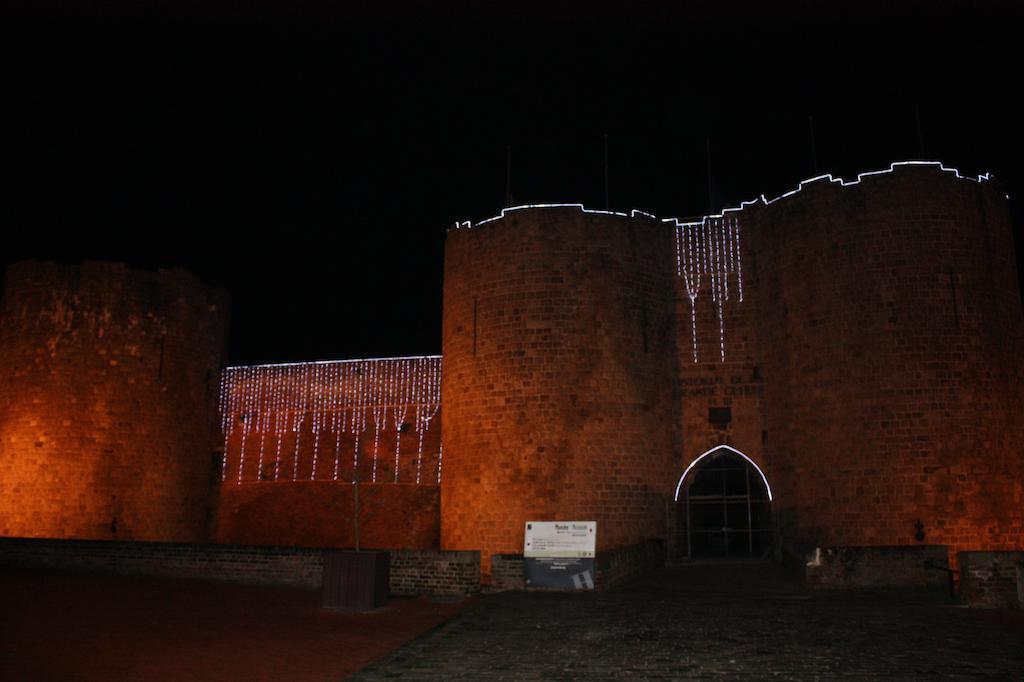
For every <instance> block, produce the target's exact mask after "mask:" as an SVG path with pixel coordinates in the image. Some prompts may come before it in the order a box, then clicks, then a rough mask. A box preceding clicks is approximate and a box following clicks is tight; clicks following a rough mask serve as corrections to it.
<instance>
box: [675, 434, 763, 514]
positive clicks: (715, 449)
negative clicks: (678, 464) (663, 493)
mask: <svg viewBox="0 0 1024 682" xmlns="http://www.w3.org/2000/svg"><path fill="white" fill-rule="evenodd" d="M719 450H728V451H729V452H733V453H736V454H737V455H739V456H740V457H742V458H743V459H745V460H747V461H748V462H750V465H751V466H752V467H754V468H755V469H756V470H757V473H759V474H761V480H762V481H764V487H765V489H766V490H767V491H768V501H769V502H771V501H773V500H774V499H775V497H774V496H773V495H772V486H771V485H770V484H769V483H768V477H767V476H765V475H764V472H763V471H761V467H759V466H757V462H755V461H754V460H752V459H750V458H749V457H747V456H746V455H744V454H743V453H742V452H740V451H739V450H737V449H736V448H734V447H732V446H729V445H726V444H725V443H722V444H721V445H716V446H715V447H713V448H711V449H710V450H708V451H706V452H704V453H703V454H701V455H699V456H698V457H697V458H696V459H695V460H693V461H692V462H690V466H688V467H686V470H685V471H683V475H682V476H680V477H679V482H678V483H676V495H675V497H674V498H672V499H673V500H674V501H676V502H678V501H679V491H680V490H681V489H682V487H683V481H685V480H686V475H687V474H688V473H690V470H691V469H693V467H695V466H697V463H698V462H700V461H701V460H702V459H704V458H705V457H707V456H708V455H710V454H712V453H715V452H718V451H719Z"/></svg>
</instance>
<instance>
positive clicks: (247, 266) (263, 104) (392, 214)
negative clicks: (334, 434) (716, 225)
mask: <svg viewBox="0 0 1024 682" xmlns="http://www.w3.org/2000/svg"><path fill="white" fill-rule="evenodd" d="M82 4H83V3H79V2H75V3H67V4H66V5H55V4H46V3H40V2H38V1H28V0H26V1H24V2H21V3H19V2H7V3H6V4H5V5H4V8H3V9H2V10H0V45H2V47H0V57H2V65H0V74H2V97H0V99H2V103H0V141H2V148H0V221H2V222H0V225H2V229H3V237H2V240H3V241H2V252H0V253H2V258H3V264H6V263H9V262H13V261H16V260H20V259H23V258H27V257H36V258H55V259H59V260H62V261H77V260H81V259H82V258H101V259H113V260H123V261H127V262H129V263H132V264H134V265H138V266H142V267H156V266H167V265H180V266H184V267H187V268H189V269H191V270H193V271H194V272H196V273H197V274H199V275H200V276H201V277H203V279H205V280H206V281H208V282H211V283H215V284H219V285H223V286H225V287H227V288H228V290H229V291H230V292H231V295H232V300H233V313H232V329H231V341H230V358H229V359H230V361H231V363H248V362H272V361H286V360H305V359H327V358H346V357H365V356H382V355H396V354H418V353H431V352H439V351H440V344H441V341H440V336H441V334H440V329H441V271H442V255H443V246H444V234H445V230H446V228H447V227H448V226H449V225H451V223H452V222H453V221H454V220H456V219H480V218H484V217H488V216H490V215H493V214H495V213H496V212H498V211H499V210H500V208H501V207H502V205H503V204H504V201H505V149H506V146H507V145H510V146H511V148H512V158H513V161H512V165H513V171H512V189H513V196H514V200H515V202H516V203H526V202H536V201H572V202H583V203H585V204H588V205H592V206H597V207H600V206H602V205H603V204H604V197H603V180H602V173H603V167H602V157H603V136H604V134H607V135H608V136H609V150H610V151H609V157H610V176H611V204H612V207H613V208H618V209H630V208H641V209H645V210H648V211H651V212H654V213H656V214H658V215H665V216H668V215H697V214H702V213H705V212H706V211H707V208H708V203H709V202H708V189H707V175H706V159H705V141H706V139H707V137H708V136H710V137H711V147H712V176H713V184H714V196H715V202H716V203H717V204H719V206H718V207H719V208H720V207H721V204H723V203H724V204H734V203H736V202H738V201H740V200H743V199H749V198H753V197H755V196H757V195H758V194H760V193H762V192H765V193H767V194H769V195H773V194H777V193H780V192H782V191H785V190H788V189H791V188H793V187H795V185H796V184H797V182H798V181H799V180H801V179H803V178H806V177H809V176H811V175H813V165H814V160H813V159H812V154H811V144H810V134H809V125H808V117H809V116H813V118H814V126H815V142H816V149H817V168H818V170H819V172H822V173H824V172H831V173H834V174H838V175H843V176H850V175H854V174H856V172H858V171H864V170H875V169H879V168H884V167H886V166H888V164H889V163H890V162H891V161H893V160H903V159H910V158H921V157H922V156H923V157H925V158H928V159H939V160H942V161H945V162H946V163H947V164H949V165H953V166H955V167H958V168H960V169H962V170H963V171H965V172H967V173H971V174H976V173H979V172H983V171H992V172H993V173H995V174H996V176H997V177H998V178H999V179H1000V180H1001V181H1002V183H1003V184H1004V186H1005V188H1006V190H1007V191H1008V192H1009V193H1010V194H1011V197H1015V196H1016V195H1017V194H1019V193H1020V192H1021V191H1024V162H1022V161H1021V158H1022V153H1024V148H1022V147H1024V145H1022V143H1021V142H1022V139H1021V138H1022V134H1021V127H1020V126H1021V124H1020V121H1021V120H1024V111H1022V105H1021V104H1020V101H1019V100H1020V98H1021V96H1022V92H1021V77H1020V74H1019V72H1018V71H1016V70H1015V68H1014V67H1015V66H1016V65H1017V62H1018V61H1019V60H1020V58H1021V55H1020V48H1019V45H1020V42H1019V35H1020V33H1021V29H1022V28H1024V22H1022V21H1021V19H1022V17H1024V15H1022V13H1021V11H1020V10H1018V9H1016V8H1015V4H1016V3H1012V2H1007V3H986V2H914V3H901V2H894V1H893V2H884V3H869V2H849V3H820V2H805V3H781V2H773V3H763V2H750V3H738V2H706V3H701V2H689V3H682V2H677V3H622V5H624V6H628V9H622V8H618V9H611V8H608V7H604V8H603V7H602V6H601V5H600V4H593V3H579V4H572V5H570V4H558V3H538V4H531V3H516V4H514V5H511V4H510V5H507V7H508V9H494V8H486V9H484V8H483V6H484V5H486V4H488V3H478V2H464V3H442V2H420V3H399V2H367V3H343V2H337V3H322V4H315V3H304V2H294V1H293V2H281V3H271V2H256V3H246V2H234V3H219V4H218V3H211V2H189V3H184V2H181V3H171V2H167V3H153V2H150V3H146V2H134V3H121V4H119V3H112V2H106V3H99V2H93V3H88V7H87V8H83V7H80V5H82ZM609 7H610V6H609ZM915 112H919V115H918V114H917V113H915ZM918 119H919V120H920V127H919V126H918V124H917V120H918ZM919 133H920V134H919ZM922 138H923V151H922V147H921V144H922ZM1018 203H1019V202H1018ZM1011 205H1012V206H1013V212H1014V219H1015V224H1016V226H1017V229H1016V233H1017V240H1018V244H1020V243H1021V241H1022V237H1021V234H1022V233H1021V230H1020V225H1021V222H1022V220H1021V218H1022V216H1021V211H1020V209H1019V208H1018V207H1017V205H1016V203H1013V202H1012V203H1011ZM1019 249H1020V247H1018V250H1019Z"/></svg>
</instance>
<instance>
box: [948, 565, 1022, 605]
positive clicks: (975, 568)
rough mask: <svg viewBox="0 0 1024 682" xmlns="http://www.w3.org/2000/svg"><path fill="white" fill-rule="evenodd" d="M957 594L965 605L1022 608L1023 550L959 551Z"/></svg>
mask: <svg viewBox="0 0 1024 682" xmlns="http://www.w3.org/2000/svg"><path fill="white" fill-rule="evenodd" d="M957 564H958V565H959V567H960V597H961V598H962V599H963V600H964V602H965V603H966V604H967V605H968V606H972V607H978V608H990V609H1021V608H1024V551H1020V552H959V553H957Z"/></svg>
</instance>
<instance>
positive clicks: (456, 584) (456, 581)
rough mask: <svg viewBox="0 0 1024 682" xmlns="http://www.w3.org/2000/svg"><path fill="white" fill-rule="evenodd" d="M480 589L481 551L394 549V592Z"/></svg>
mask: <svg viewBox="0 0 1024 682" xmlns="http://www.w3.org/2000/svg"><path fill="white" fill-rule="evenodd" d="M479 591H480V553H479V552H451V551H449V552H439V551H437V550H434V551H426V552H414V551H398V552H396V551H393V552H391V593H392V594H403V595H414V594H475V593H476V592H479Z"/></svg>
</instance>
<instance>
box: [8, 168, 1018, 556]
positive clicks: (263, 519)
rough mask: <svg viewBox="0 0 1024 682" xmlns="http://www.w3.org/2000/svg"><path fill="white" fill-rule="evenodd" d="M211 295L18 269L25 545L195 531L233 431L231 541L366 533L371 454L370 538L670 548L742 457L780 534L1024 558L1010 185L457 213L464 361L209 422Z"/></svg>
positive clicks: (449, 353) (16, 430) (943, 174)
mask: <svg viewBox="0 0 1024 682" xmlns="http://www.w3.org/2000/svg"><path fill="white" fill-rule="evenodd" d="M97 268H99V269H97ZM76 273H77V274H76ZM51 291H52V292H55V293H51ZM215 298H216V297H215V296H214V294H213V293H211V292H210V291H209V290H206V289H205V288H202V287H200V286H199V285H198V284H197V283H195V282H194V281H193V280H191V279H189V278H186V277H185V276H184V275H180V274H176V275H173V276H172V275H168V274H166V273H161V274H160V275H159V276H158V275H141V274H135V273H130V272H128V271H125V270H124V269H123V268H122V269H118V268H116V267H114V266H102V267H100V266H95V265H87V266H85V267H83V268H80V269H68V268H58V267H56V266H52V265H39V264H32V265H24V266H16V267H14V268H11V269H10V270H9V272H8V278H7V290H6V292H5V296H4V303H3V309H2V310H3V317H2V318H0V351H3V352H2V353H0V358H3V360H2V362H4V363H6V367H5V371H4V372H3V373H2V376H0V381H3V382H5V383H4V384H3V385H2V388H3V392H2V397H0V400H2V401H3V402H0V437H2V441H0V447H2V450H0V464H2V466H3V471H2V475H0V493H2V494H0V532H3V533H4V534H9V535H55V536H58V537H112V536H113V532H112V531H111V530H110V527H111V526H112V525H116V527H117V537H121V536H122V534H128V533H130V534H131V537H145V538H154V539H156V538H166V539H179V538H185V537H188V538H195V537H199V536H200V535H201V533H202V528H203V522H202V519H203V516H204V510H205V506H204V505H205V502H204V500H205V495H206V490H207V487H206V486H207V480H206V479H207V477H208V475H209V472H210V471H211V467H210V464H211V463H210V455H209V452H210V449H211V447H210V445H209V443H208V441H207V440H206V438H205V433H206V431H205V430H204V429H206V428H207V427H210V426H214V428H213V430H214V431H218V432H219V434H218V435H217V438H216V440H217V441H218V442H219V443H220V445H218V446H214V447H215V449H216V450H218V453H217V455H216V461H215V463H214V464H215V466H214V468H213V471H214V476H215V485H216V488H217V489H218V491H219V492H218V494H219V501H218V504H217V513H216V519H215V523H214V524H213V525H214V527H215V531H214V534H213V535H212V538H213V539H215V540H217V541H221V542H244V543H257V544H258V543H266V544H294V545H309V546H350V545H351V544H353V542H354V534H353V527H352V515H353V501H354V493H355V490H354V489H355V486H354V485H353V479H354V478H355V472H357V471H358V479H359V482H360V485H359V490H360V499H361V501H362V507H363V517H364V519H363V524H362V533H361V540H362V544H363V545H364V546H367V547H392V548H402V547H404V548H429V547H438V546H440V547H441V548H444V549H474V550H481V554H482V569H483V571H484V572H485V573H486V572H487V571H489V566H490V556H491V555H493V554H498V553H517V552H520V551H521V550H522V529H523V523H524V522H525V521H527V520H553V519H562V520H569V519H577V520H596V521H598V523H599V532H598V549H599V551H600V550H610V549H615V548H622V547H628V546H631V545H636V544H638V543H642V542H644V541H646V540H651V539H659V540H665V541H666V542H667V544H668V545H669V550H670V552H671V551H672V545H673V543H676V542H677V541H678V538H679V530H678V528H677V526H676V520H675V519H676V514H677V510H678V505H677V503H676V494H677V491H678V490H680V489H683V490H685V489H686V481H683V480H682V477H683V474H684V472H687V471H698V470H699V469H700V466H702V464H701V463H702V462H705V463H706V462H707V461H710V458H709V459H708V460H704V459H701V458H702V456H703V455H705V454H706V453H709V452H712V451H715V449H716V448H718V447H719V446H723V445H726V446H729V447H730V448H733V450H731V451H730V452H733V451H735V452H738V453H742V456H744V457H746V458H748V459H749V461H751V462H753V463H754V464H755V465H756V467H757V470H758V473H759V475H763V476H764V480H766V481H767V483H768V484H769V485H770V487H771V489H772V492H773V493H774V499H773V502H772V505H771V509H772V516H773V518H774V520H775V523H776V526H777V530H778V531H779V532H780V533H781V538H782V541H783V543H784V544H787V545H794V544H809V545H812V546H825V547H827V546H841V545H877V546H880V545H913V544H920V543H922V542H927V543H930V544H946V545H949V546H950V547H951V548H952V550H953V551H954V552H955V551H957V550H964V549H1014V548H1018V549H1019V548H1021V547H1024V445H1022V443H1024V420H1021V419H1020V405H1022V404H1024V389H1022V387H1024V319H1022V308H1021V300H1020V294H1019V289H1018V283H1017V275H1016V265H1015V261H1014V245H1013V238H1012V231H1011V228H1010V224H1009V218H1008V212H1007V205H1006V200H1005V197H1004V196H1003V195H1002V194H1001V193H1000V191H999V188H998V185H997V184H996V183H995V182H993V181H990V180H988V179H987V178H984V177H983V178H978V179H970V178H963V177H960V176H959V175H958V174H957V173H956V172H955V171H950V170H947V169H944V168H942V167H941V166H939V165H938V164H926V163H908V164H896V165H894V166H893V167H892V168H890V169H888V170H886V171H883V172H880V173H872V174H866V175H863V176H861V177H859V178H858V179H857V180H855V181H853V182H849V183H844V182H842V181H839V180H833V179H832V178H828V177H826V178H819V179H816V180H813V181H808V182H806V183H804V184H803V185H801V187H800V188H799V189H798V190H796V191H794V192H790V193H788V194H786V195H783V196H782V197H779V198H777V199H774V200H771V201H767V200H765V199H764V198H761V199H759V200H757V201H754V202H748V203H746V204H744V205H743V206H741V207H738V208H736V209H734V210H729V211H726V212H725V213H724V214H723V215H721V216H712V217H707V218H701V219H697V220H694V221H676V220H671V219H670V220H660V219H657V218H655V217H653V216H650V215H647V214H643V213H640V212H634V213H632V214H620V213H612V212H606V211H588V210H585V209H583V208H582V207H579V206H531V207H519V208H513V209H506V210H505V211H503V213H502V214H501V215H500V216H497V217H495V218H493V219H490V220H486V221H482V222H480V223H475V224H472V223H461V224H458V225H456V227H455V228H454V229H452V230H450V231H449V233H448V238H447V244H446V253H445V282H444V303H443V305H444V309H443V313H444V325H443V348H442V350H443V363H444V366H443V372H442V371H441V357H439V356H427V357H414V358H395V359H384V360H359V361H349V362H327V363H300V364H291V365H268V366H261V367H236V368H228V370H226V371H224V372H223V373H222V377H223V380H222V382H221V384H220V395H219V400H220V403H221V406H222V411H221V420H220V422H219V424H216V425H213V424H211V422H210V415H209V414H208V413H207V412H206V411H205V407H203V406H209V407H211V409H212V405H213V402H214V400H215V399H216V397H215V396H213V395H212V393H211V392H216V390H217V389H216V384H215V379H212V380H211V381H210V383H209V386H208V385H207V383H206V376H207V374H206V373H207V372H212V371H214V370H215V368H216V367H217V366H218V363H219V360H220V339H221V338H222V334H223V331H224V329H223V326H224V317H223V315H224V313H223V304H222V303H221V302H219V299H217V300H216V301H215V300H214V299H215ZM72 303H74V306H72ZM115 322H117V323H116V324H115ZM161 338H163V339H164V341H159V339H161ZM158 341H159V342H158ZM186 344H191V346H192V347H194V348H197V349H199V352H198V353H197V354H195V356H194V357H192V356H186V355H184V354H182V352H181V349H182V348H184V347H186ZM160 358H162V359H160ZM161 368H163V369H161ZM172 368H173V369H174V370H175V371H174V372H171V371H170V370H171V369H172ZM204 401H206V402H204ZM195 405H199V406H201V407H200V409H198V410H195V409H193V407H194V406H195ZM178 424H183V425H185V427H184V428H182V429H177V428H176V427H177V425H178ZM172 426H173V427H175V428H172ZM217 426H219V428H216V427H217ZM179 431H180V433H179ZM153 443H156V444H157V448H156V449H154V448H153V447H148V448H144V447H142V446H143V445H144V444H149V445H152V444H153ZM695 465H696V468H694V467H695ZM115 519H116V524H113V523H112V521H113V520H115ZM922 534H923V537H924V539H923V540H922V539H921V536H922Z"/></svg>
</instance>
